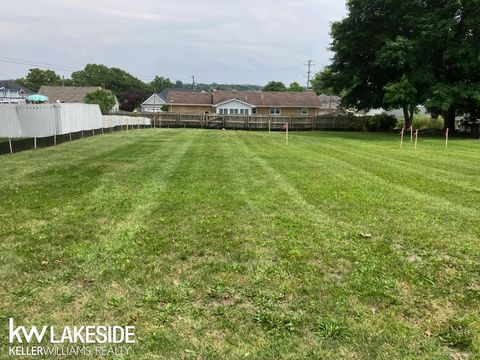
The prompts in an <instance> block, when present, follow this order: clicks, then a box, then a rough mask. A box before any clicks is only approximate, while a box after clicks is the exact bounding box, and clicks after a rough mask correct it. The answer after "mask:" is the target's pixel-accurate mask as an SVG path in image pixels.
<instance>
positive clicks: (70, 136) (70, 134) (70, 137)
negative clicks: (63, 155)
mask: <svg viewBox="0 0 480 360" xmlns="http://www.w3.org/2000/svg"><path fill="white" fill-rule="evenodd" d="M68 137H69V139H70V141H72V133H69V134H68Z"/></svg>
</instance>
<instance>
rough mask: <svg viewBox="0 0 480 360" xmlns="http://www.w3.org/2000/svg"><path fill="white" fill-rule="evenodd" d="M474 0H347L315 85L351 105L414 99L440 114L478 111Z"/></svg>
mask: <svg viewBox="0 0 480 360" xmlns="http://www.w3.org/2000/svg"><path fill="white" fill-rule="evenodd" d="M479 1H480V0H405V1H401V2H399V1H393V0H384V1H377V0H349V1H348V2H347V6H348V15H347V17H346V18H345V19H343V20H342V21H339V22H336V23H334V24H333V25H332V37H333V42H332V45H331V50H332V51H333V52H334V57H333V61H332V64H331V65H330V66H329V67H328V68H327V70H326V71H325V72H324V73H322V74H321V75H320V78H319V80H321V82H320V83H321V84H322V87H324V88H329V87H331V88H332V90H333V91H334V92H335V93H338V94H341V95H342V100H343V103H344V105H346V106H348V107H354V108H358V109H371V108H380V107H383V108H386V109H391V108H402V109H403V111H404V117H405V122H406V125H407V126H409V124H410V122H411V119H412V116H413V112H414V110H415V108H416V106H417V105H419V104H425V105H427V108H428V109H429V110H430V111H431V112H432V113H435V114H439V113H441V114H443V115H444V117H445V119H446V121H445V124H446V126H448V127H450V128H452V129H453V122H454V118H455V114H459V113H464V114H470V115H472V114H475V113H478V100H479V98H480V97H479V93H478V91H479V86H478V85H479V80H478V77H479V74H480V68H479V62H480V58H479V56H478V54H479V46H480V41H479V40H480V39H479V38H478V36H479V18H480V12H479Z"/></svg>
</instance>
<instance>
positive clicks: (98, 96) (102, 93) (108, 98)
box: [85, 89, 115, 115]
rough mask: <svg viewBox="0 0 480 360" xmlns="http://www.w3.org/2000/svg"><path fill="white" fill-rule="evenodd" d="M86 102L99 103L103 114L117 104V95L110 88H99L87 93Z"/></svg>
mask: <svg viewBox="0 0 480 360" xmlns="http://www.w3.org/2000/svg"><path fill="white" fill-rule="evenodd" d="M85 103H87V104H98V106H100V111H101V112H102V114H103V115H105V114H108V113H109V112H110V111H111V110H112V108H113V106H114V105H115V95H114V94H113V93H112V92H111V91H110V90H105V89H98V90H97V91H94V92H91V93H88V94H87V95H85Z"/></svg>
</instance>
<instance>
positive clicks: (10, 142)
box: [8, 138, 13, 155]
mask: <svg viewBox="0 0 480 360" xmlns="http://www.w3.org/2000/svg"><path fill="white" fill-rule="evenodd" d="M8 146H9V147H10V155H13V148H12V139H10V138H8Z"/></svg>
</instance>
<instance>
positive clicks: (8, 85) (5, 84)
mask: <svg viewBox="0 0 480 360" xmlns="http://www.w3.org/2000/svg"><path fill="white" fill-rule="evenodd" d="M0 88H5V89H10V90H23V91H24V92H25V93H26V94H33V91H30V90H29V89H27V88H26V87H24V86H22V85H20V84H19V83H17V82H16V81H15V80H0Z"/></svg>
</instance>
